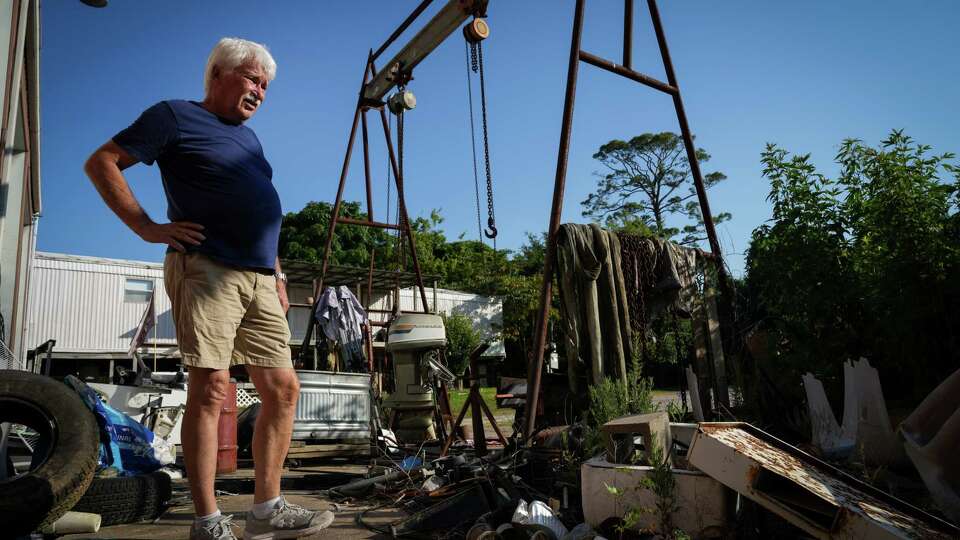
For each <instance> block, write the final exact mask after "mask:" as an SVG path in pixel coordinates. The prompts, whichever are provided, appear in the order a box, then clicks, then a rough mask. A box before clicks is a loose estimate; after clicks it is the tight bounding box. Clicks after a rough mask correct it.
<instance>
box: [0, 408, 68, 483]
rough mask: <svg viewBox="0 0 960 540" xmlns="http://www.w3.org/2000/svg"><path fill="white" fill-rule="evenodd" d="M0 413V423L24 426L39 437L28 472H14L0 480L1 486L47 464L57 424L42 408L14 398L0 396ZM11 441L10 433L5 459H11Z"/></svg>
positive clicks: (13, 436)
mask: <svg viewBox="0 0 960 540" xmlns="http://www.w3.org/2000/svg"><path fill="white" fill-rule="evenodd" d="M0 411H2V412H0V423H2V422H9V423H11V424H18V425H21V426H25V427H27V428H30V429H32V430H33V431H35V432H37V434H38V435H39V438H38V439H37V441H36V443H35V444H34V445H33V449H32V450H31V452H32V458H31V460H30V470H29V471H27V472H25V473H22V474H17V473H16V471H14V475H13V476H8V477H7V478H6V479H4V480H0V486H2V485H4V484H5V483H7V482H11V481H14V480H16V479H17V478H19V477H20V476H22V475H23V474H30V473H31V472H32V471H35V470H36V469H38V468H40V467H42V466H43V464H44V463H46V462H47V459H48V458H49V457H50V453H51V452H52V450H53V447H54V443H55V442H56V439H57V423H56V421H55V420H54V419H53V417H52V416H50V414H49V413H48V412H47V411H45V410H43V408H41V407H38V406H37V405H36V404H34V403H31V402H29V401H24V400H22V399H18V398H15V397H10V396H0ZM11 440H16V436H15V435H14V434H13V433H12V431H11V433H9V434H8V435H7V452H8V453H7V459H11V456H10V454H9V450H10V444H9V443H10V441H11ZM0 467H7V464H6V463H2V464H0Z"/></svg>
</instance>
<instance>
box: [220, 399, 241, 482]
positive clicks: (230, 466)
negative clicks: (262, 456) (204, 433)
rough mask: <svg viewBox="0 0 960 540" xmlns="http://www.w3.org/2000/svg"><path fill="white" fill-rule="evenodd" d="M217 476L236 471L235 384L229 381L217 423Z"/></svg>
mask: <svg viewBox="0 0 960 540" xmlns="http://www.w3.org/2000/svg"><path fill="white" fill-rule="evenodd" d="M217 440H218V441H219V447H218V449H217V474H220V473H231V472H233V471H235V470H237V383H236V382H235V381H230V385H229V389H228V390H227V397H226V399H224V400H223V406H222V408H221V409H220V421H219V422H218V423H217Z"/></svg>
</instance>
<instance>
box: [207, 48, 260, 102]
mask: <svg viewBox="0 0 960 540" xmlns="http://www.w3.org/2000/svg"><path fill="white" fill-rule="evenodd" d="M249 60H253V61H255V62H256V63H258V64H260V67H261V68H263V71H264V72H266V74H267V80H269V81H272V80H273V78H274V77H275V76H276V75H277V63H276V62H275V61H274V59H273V56H270V52H269V51H268V50H267V46H266V45H263V44H261V43H256V42H254V41H247V40H245V39H240V38H229V37H226V38H223V39H221V40H220V41H219V42H217V44H216V46H214V47H213V50H212V51H210V56H209V57H208V58H207V69H206V70H204V72H203V91H204V94H209V93H210V80H211V79H212V78H213V69H214V68H215V67H219V68H220V69H221V70H226V71H233V70H234V69H236V67H237V66H239V65H240V64H242V63H244V62H247V61H249Z"/></svg>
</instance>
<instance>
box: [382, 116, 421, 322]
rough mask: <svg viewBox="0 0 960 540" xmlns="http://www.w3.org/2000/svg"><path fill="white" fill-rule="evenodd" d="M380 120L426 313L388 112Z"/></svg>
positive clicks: (415, 250) (401, 217)
mask: <svg viewBox="0 0 960 540" xmlns="http://www.w3.org/2000/svg"><path fill="white" fill-rule="evenodd" d="M380 122H381V123H382V124H383V134H384V135H385V136H386V138H387V154H388V155H389V156H390V168H391V169H393V179H394V183H395V184H396V186H397V206H398V207H399V209H400V222H401V224H403V225H401V228H402V230H403V232H404V233H405V234H406V236H407V241H409V242H410V256H411V258H412V259H413V271H414V273H415V274H416V276H417V287H418V288H419V289H420V299H421V300H423V306H424V310H423V311H424V313H429V311H427V305H428V304H427V291H426V289H424V287H423V275H422V274H421V273H420V259H419V258H418V257H417V245H416V243H415V241H414V239H413V230H412V229H411V228H410V218H409V216H407V203H406V201H405V199H404V195H403V175H402V173H401V172H400V169H399V167H398V166H397V156H396V154H394V152H393V138H392V137H390V126H389V125H388V124H387V113H386V112H385V111H384V110H383V109H380Z"/></svg>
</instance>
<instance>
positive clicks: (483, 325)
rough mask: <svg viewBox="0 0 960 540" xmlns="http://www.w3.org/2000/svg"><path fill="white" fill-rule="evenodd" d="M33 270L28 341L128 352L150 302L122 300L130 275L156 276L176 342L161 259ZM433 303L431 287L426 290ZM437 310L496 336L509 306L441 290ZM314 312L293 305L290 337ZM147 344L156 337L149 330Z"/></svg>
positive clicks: (54, 258)
mask: <svg viewBox="0 0 960 540" xmlns="http://www.w3.org/2000/svg"><path fill="white" fill-rule="evenodd" d="M33 272H34V273H33V275H32V276H31V278H30V279H31V283H30V288H31V293H30V294H31V298H30V306H29V307H28V317H27V324H28V328H27V346H28V347H29V348H33V347H36V346H37V345H39V344H41V343H43V342H44V341H46V340H48V339H55V340H57V345H56V347H55V350H56V351H58V352H81V353H96V352H112V353H125V352H126V351H127V348H128V347H129V346H130V339H131V336H132V335H133V332H134V331H135V330H136V327H137V324H138V323H139V322H140V317H141V316H142V315H143V311H144V309H146V303H145V302H124V288H125V286H126V279H127V278H134V279H146V280H150V281H152V282H153V288H154V291H155V293H154V296H155V301H156V310H157V329H156V342H157V343H158V344H160V345H162V346H174V345H176V339H175V338H176V335H175V333H174V328H173V318H172V314H171V312H170V300H169V299H168V298H167V292H166V289H165V288H164V286H163V265H162V264H159V263H146V262H139V261H124V260H117V259H102V258H96V257H83V256H78V255H61V254H54V253H37V254H36V257H35V259H34V270H33ZM288 292H289V296H290V300H291V302H304V301H305V300H306V297H307V296H308V295H309V294H310V289H309V287H301V286H297V285H291V287H290V290H289V291H288ZM414 292H415V289H413V288H410V289H402V290H401V291H400V308H401V309H402V310H404V311H416V310H419V309H420V303H421V302H420V298H419V293H417V294H414ZM427 299H428V300H429V301H430V302H431V303H432V302H433V301H434V298H433V289H427ZM436 301H437V306H438V311H439V312H441V313H446V314H462V315H466V316H468V317H470V318H472V319H473V320H475V321H476V324H477V326H478V327H479V328H480V329H481V330H482V331H483V333H484V335H485V336H491V335H493V334H494V333H495V330H496V328H498V327H499V325H500V324H501V323H502V321H503V313H502V311H503V307H502V304H501V301H500V299H499V298H488V297H486V296H480V295H477V294H471V293H464V292H459V291H451V290H446V289H437V298H436ZM371 307H373V308H376V309H388V308H389V307H390V301H389V298H387V297H386V296H384V297H381V298H380V299H378V300H376V301H375V302H374V303H373V306H371ZM308 316H309V310H308V309H306V308H304V309H291V311H290V316H289V319H290V329H291V332H292V338H291V342H292V343H296V344H299V343H300V342H302V341H303V335H304V331H305V329H306V319H307V317H308ZM385 317H386V315H385V314H374V315H373V316H372V317H371V318H372V319H374V320H383V319H384V318H385ZM147 341H148V342H149V343H153V341H154V334H153V333H151V335H150V337H149V339H148V340H147Z"/></svg>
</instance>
